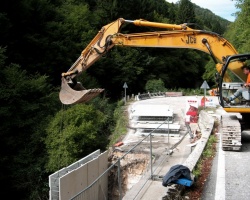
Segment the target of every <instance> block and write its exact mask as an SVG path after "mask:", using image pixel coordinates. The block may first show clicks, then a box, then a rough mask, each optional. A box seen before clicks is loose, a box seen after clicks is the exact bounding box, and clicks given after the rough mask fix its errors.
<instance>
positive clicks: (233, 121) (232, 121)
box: [221, 115, 242, 151]
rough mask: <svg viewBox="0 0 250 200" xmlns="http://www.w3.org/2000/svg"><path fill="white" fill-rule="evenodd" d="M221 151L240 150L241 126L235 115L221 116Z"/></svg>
mask: <svg viewBox="0 0 250 200" xmlns="http://www.w3.org/2000/svg"><path fill="white" fill-rule="evenodd" d="M221 124H222V149H223V150H224V151H240V150H241V146H242V144H241V124H240V122H239V119H238V118H237V116H236V115H223V116H222V123H221Z"/></svg>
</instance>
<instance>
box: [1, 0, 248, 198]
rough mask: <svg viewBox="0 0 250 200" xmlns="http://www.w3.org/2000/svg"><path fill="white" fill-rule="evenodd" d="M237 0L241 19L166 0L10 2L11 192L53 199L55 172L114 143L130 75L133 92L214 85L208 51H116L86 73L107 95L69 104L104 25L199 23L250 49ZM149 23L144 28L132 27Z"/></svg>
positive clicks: (5, 189) (6, 145) (6, 176)
mask: <svg viewBox="0 0 250 200" xmlns="http://www.w3.org/2000/svg"><path fill="white" fill-rule="evenodd" d="M236 2H237V6H238V7H239V8H240V10H239V12H238V13H237V14H236V15H237V18H236V21H235V22H234V23H230V22H228V21H227V20H225V19H222V18H220V17H218V16H216V15H214V14H213V13H211V11H209V10H207V9H202V8H200V7H198V6H196V5H194V4H192V3H191V2H190V1H189V0H180V1H179V2H178V3H177V4H170V3H168V2H166V1H165V0H157V1H155V0H126V1H125V0H119V1H118V0H53V1H52V0H29V1H27V0H2V1H1V2H0V24H1V29H0V68H1V71H0V76H1V80H0V90H1V96H0V102H1V108H0V119H1V125H0V130H1V131H0V134H1V148H0V149H1V151H0V158H1V159H0V162H1V163H0V165H1V169H2V170H1V176H0V180H1V182H2V183H4V184H3V186H2V189H1V195H2V197H4V196H8V199H15V197H16V196H18V197H19V199H47V198H48V190H49V188H48V175H49V174H51V173H53V172H54V171H55V170H57V169H58V168H60V167H63V166H65V165H68V164H70V163H71V162H74V161H76V160H77V159H80V158H82V157H84V156H85V155H87V154H88V153H90V152H91V151H93V150H95V149H96V148H99V149H102V150H105V149H106V148H107V145H108V144H109V142H110V141H109V139H110V135H111V134H112V132H113V131H114V130H116V124H115V122H116V120H117V119H116V117H117V114H115V115H114V114H113V113H117V109H116V111H115V112H114V110H115V107H116V103H114V102H117V100H119V99H121V97H122V96H123V94H122V91H123V88H122V86H123V84H124V82H126V83H127V84H128V89H127V93H128V94H132V93H134V94H136V93H138V92H140V93H142V92H145V91H146V90H149V89H150V90H151V89H152V90H153V89H155V88H156V89H157V90H158V89H159V87H160V88H176V89H178V88H197V87H199V86H200V84H201V83H202V82H203V78H204V79H206V80H207V81H208V82H213V72H214V71H215V69H214V65H213V64H212V63H211V62H210V61H209V57H208V56H207V55H204V53H202V52H197V51H196V50H188V51H187V50H183V49H150V48H114V49H112V51H110V52H109V54H107V56H106V57H105V58H103V59H101V60H99V61H98V62H96V63H95V64H94V65H93V66H92V67H91V68H89V69H88V71H87V72H85V73H84V74H83V76H82V77H81V78H82V79H83V80H82V82H83V85H84V86H85V87H86V88H89V87H102V88H105V93H104V95H102V96H101V95H100V97H99V98H96V99H95V100H93V101H91V102H90V103H88V104H86V105H77V106H69V107H67V108H64V107H62V108H63V109H62V108H61V105H60V102H59V99H58V92H59V86H60V78H61V77H60V75H61V73H62V72H64V71H66V70H67V69H68V68H69V67H70V66H71V65H72V64H73V63H74V61H75V60H76V59H77V58H78V56H79V55H80V52H81V51H82V50H83V48H84V47H85V46H86V45H87V44H88V43H89V42H90V41H91V39H92V38H93V37H94V36H95V34H96V33H97V32H98V30H100V28H101V27H102V26H103V25H105V24H107V23H110V22H111V21H114V20H116V19H117V18H120V17H122V18H125V19H140V18H142V19H146V20H150V21H158V22H166V23H184V22H188V23H196V24H199V27H202V28H204V29H206V30H210V31H214V32H217V33H220V34H224V33H225V31H226V34H225V36H226V38H228V39H229V40H230V41H231V42H232V44H233V45H235V47H236V49H237V50H238V51H239V52H246V51H249V50H250V47H249V44H248V42H247V41H248V37H250V34H248V33H249V31H250V29H249V27H250V26H248V25H249V23H250V20H249V17H248V13H249V12H250V10H249V8H250V7H249V4H250V0H237V1H236ZM194 26H197V25H194ZM195 28H197V27H195ZM140 30H142V28H140V27H135V26H127V27H125V29H124V31H125V32H140ZM147 30H151V29H147ZM194 77H195V79H194ZM151 80H152V82H150V81H151ZM155 80H160V82H159V81H158V82H157V81H156V82H155ZM147 83H148V84H147ZM119 108H120V107H119ZM111 138H112V137H111ZM12 195H13V196H12Z"/></svg>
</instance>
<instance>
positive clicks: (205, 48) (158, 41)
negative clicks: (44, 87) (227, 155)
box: [59, 18, 250, 151]
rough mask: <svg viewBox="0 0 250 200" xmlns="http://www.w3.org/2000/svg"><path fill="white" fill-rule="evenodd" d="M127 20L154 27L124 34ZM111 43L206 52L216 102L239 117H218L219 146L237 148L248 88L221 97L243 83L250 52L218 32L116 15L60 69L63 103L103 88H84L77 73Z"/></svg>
mask: <svg viewBox="0 0 250 200" xmlns="http://www.w3.org/2000/svg"><path fill="white" fill-rule="evenodd" d="M127 23H130V24H134V25H135V26H144V27H154V28H157V31H153V32H141V33H129V34H124V33H122V32H121V28H122V25H123V24H127ZM159 30H161V31H159ZM114 46H120V47H123V46H130V47H151V48H186V49H196V50H199V51H202V52H205V53H207V54H209V55H210V56H211V57H212V59H213V61H214V62H215V67H216V70H217V74H216V80H217V83H218V91H219V94H218V98H219V102H220V105H221V106H222V107H223V108H224V110H225V111H226V112H229V113H230V112H231V113H240V114H241V115H242V119H238V118H237V119H235V117H231V115H229V117H228V116H227V117H224V119H225V120H224V121H223V120H222V122H223V124H224V126H223V141H225V142H224V143H223V149H224V150H235V151H239V150H240V149H241V138H240V137H241V131H242V130H245V129H246V128H247V127H246V125H247V122H250V120H249V119H250V117H249V116H250V106H249V105H248V102H249V101H250V97H249V92H247V94H245V95H242V96H243V97H239V98H237V99H236V100H235V101H234V102H232V103H231V104H227V103H225V102H224V101H223V97H225V96H230V95H232V94H233V93H234V92H235V91H236V90H237V89H239V88H241V87H242V86H243V84H244V82H245V81H246V75H245V74H244V73H243V71H242V66H245V65H246V64H249V61H248V60H250V54H238V52H237V51H236V50H235V48H234V47H233V46H232V45H231V44H230V43H229V42H228V41H227V40H226V39H225V38H223V37H222V36H221V35H219V34H217V33H214V32H210V31H205V30H196V29H192V28H190V27H189V26H188V24H180V25H176V24H165V23H158V22H150V21H146V20H142V19H140V20H125V19H123V18H119V19H117V20H116V21H114V22H112V23H110V24H107V25H105V26H103V27H102V29H101V30H100V31H99V32H98V34H97V35H96V36H95V37H94V39H93V40H92V41H91V42H90V43H89V44H88V46H87V47H86V48H85V49H84V50H83V51H82V53H81V55H80V57H79V58H78V59H77V60H76V62H75V63H74V64H73V65H72V66H71V67H70V69H69V70H68V71H67V72H65V73H62V83H61V90H60V94H59V98H60V100H61V102H62V103H63V104H66V105H70V104H77V103H84V102H87V101H89V100H91V99H92V98H94V97H95V96H97V95H98V94H99V93H101V92H102V91H103V90H104V89H99V88H98V89H85V88H84V87H83V86H82V85H81V83H79V82H77V77H78V76H79V75H80V74H81V73H82V72H83V71H85V70H86V69H88V68H89V67H90V66H91V65H92V64H93V63H94V62H96V61H97V60H98V59H100V58H101V57H103V55H105V54H106V53H107V52H108V51H109V50H110V49H111V48H112V47H114ZM236 127H237V128H236Z"/></svg>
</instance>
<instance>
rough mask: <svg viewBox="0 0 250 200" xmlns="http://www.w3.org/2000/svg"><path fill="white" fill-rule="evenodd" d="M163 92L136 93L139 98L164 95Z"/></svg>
mask: <svg viewBox="0 0 250 200" xmlns="http://www.w3.org/2000/svg"><path fill="white" fill-rule="evenodd" d="M165 96H166V94H165V92H155V93H145V94H138V99H139V100H145V99H151V98H154V97H165Z"/></svg>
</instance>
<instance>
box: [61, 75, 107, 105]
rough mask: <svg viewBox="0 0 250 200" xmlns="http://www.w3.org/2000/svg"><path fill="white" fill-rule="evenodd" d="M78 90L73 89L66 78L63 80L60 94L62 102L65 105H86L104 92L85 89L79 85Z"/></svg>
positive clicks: (98, 89)
mask: <svg viewBox="0 0 250 200" xmlns="http://www.w3.org/2000/svg"><path fill="white" fill-rule="evenodd" d="M77 85H78V86H77V90H75V89H72V88H71V87H70V86H69V85H68V83H67V81H66V80H65V78H62V84H61V90H60V93H59V98H60V101H61V102H62V103H63V104H65V105H70V104H78V103H86V102H88V101H90V100H91V99H93V98H94V97H96V96H97V95H98V94H100V93H101V92H103V91H104V89H100V88H97V89H85V88H83V87H82V86H80V84H77Z"/></svg>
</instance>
